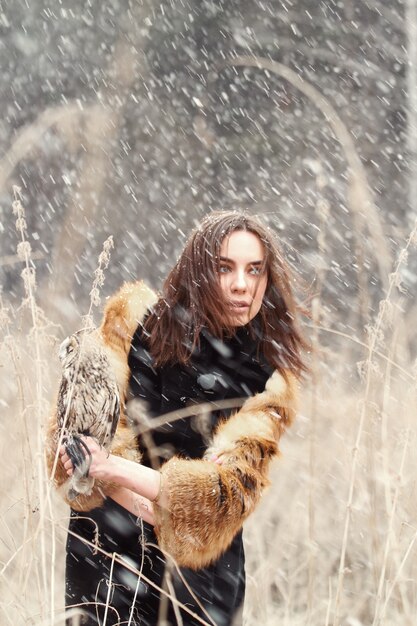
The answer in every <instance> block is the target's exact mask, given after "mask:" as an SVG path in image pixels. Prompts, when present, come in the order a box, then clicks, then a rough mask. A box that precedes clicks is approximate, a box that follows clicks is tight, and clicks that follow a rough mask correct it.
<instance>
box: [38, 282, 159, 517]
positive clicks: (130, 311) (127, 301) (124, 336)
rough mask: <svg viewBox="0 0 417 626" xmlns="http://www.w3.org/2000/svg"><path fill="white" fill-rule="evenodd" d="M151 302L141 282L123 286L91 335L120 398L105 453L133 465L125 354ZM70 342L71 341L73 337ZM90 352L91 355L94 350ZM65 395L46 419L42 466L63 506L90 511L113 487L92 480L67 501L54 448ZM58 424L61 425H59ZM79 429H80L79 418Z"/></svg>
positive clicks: (83, 384) (82, 400)
mask: <svg viewBox="0 0 417 626" xmlns="http://www.w3.org/2000/svg"><path fill="white" fill-rule="evenodd" d="M155 300H156V295H155V293H154V292H153V291H152V290H151V289H150V288H149V287H147V285H145V284H144V283H143V282H141V281H138V282H136V283H126V284H125V285H123V287H122V288H121V289H120V290H119V291H118V292H117V294H115V295H114V296H113V297H112V298H110V300H109V302H108V303H107V305H106V307H105V309H104V316H103V321H102V323H101V326H100V328H99V329H98V330H97V331H94V342H95V343H96V345H97V346H99V351H100V353H101V354H104V355H105V357H106V358H107V359H108V363H109V366H110V369H111V371H112V373H113V376H114V379H115V381H116V383H117V388H118V391H119V395H120V419H119V422H118V425H117V428H116V432H115V433H114V437H113V438H112V440H111V442H110V445H109V452H110V453H111V454H115V455H117V456H121V457H123V458H125V459H128V460H130V461H137V462H139V461H140V458H141V455H140V452H139V450H138V448H137V440H136V437H135V434H134V432H133V430H132V429H131V428H130V427H129V425H128V423H127V419H126V414H125V406H124V403H125V400H126V394H127V387H128V380H129V366H128V363H127V353H128V351H129V346H130V342H131V339H132V335H133V333H134V332H135V330H136V327H137V325H138V322H139V321H140V320H141V319H142V318H143V316H144V314H145V312H146V311H147V310H148V309H149V307H150V306H151V305H152V304H154V302H155ZM76 337H77V334H76ZM72 338H74V335H73V336H72ZM64 343H65V342H64ZM66 349H68V348H66ZM92 349H93V351H94V348H92ZM93 361H94V359H93ZM90 365H91V358H90ZM93 369H94V363H93ZM89 372H90V368H89V367H88V368H87V369H86V370H85V371H84V375H83V377H80V378H79V379H78V387H79V393H78V396H77V405H76V410H77V412H78V413H80V414H82V412H83V411H84V407H85V406H86V404H88V403H90V404H91V395H89V394H88V393H86V391H85V390H88V389H89V386H91V385H90V383H89V381H88V376H89ZM62 385H64V386H65V385H66V386H67V387H68V385H67V382H63V381H62V382H61V386H62ZM68 394H69V391H66V390H65V389H62V390H60V392H59V394H58V399H57V402H56V404H55V406H54V408H53V411H52V413H51V416H50V419H49V424H48V431H47V438H46V439H47V440H46V462H47V466H48V471H49V475H50V476H51V478H52V479H53V481H54V484H55V486H56V488H57V489H59V491H60V492H61V494H62V495H63V497H64V499H65V500H66V502H68V504H70V505H71V507H72V508H73V509H74V510H76V511H91V509H94V508H96V507H98V506H101V504H102V503H103V499H104V498H105V497H106V495H110V494H111V493H112V491H113V489H114V488H115V487H116V485H114V484H113V483H112V482H104V481H102V480H95V481H94V485H93V486H92V490H91V493H89V494H88V493H81V494H80V495H78V496H77V497H76V498H75V499H70V497H69V495H70V496H71V495H73V494H68V491H69V482H68V476H67V473H66V471H65V468H64V466H63V465H62V463H61V461H60V459H59V458H57V447H58V445H59V443H60V441H61V432H62V424H63V416H65V412H64V411H65V409H64V407H65V405H67V404H68V397H69V396H68ZM65 396H67V400H66V401H65V400H63V398H64V397H65ZM61 403H62V406H61ZM90 410H91V409H89V411H90ZM59 422H60V424H61V425H59ZM81 428H83V423H82V418H81Z"/></svg>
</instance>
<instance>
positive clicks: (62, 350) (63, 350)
mask: <svg viewBox="0 0 417 626" xmlns="http://www.w3.org/2000/svg"><path fill="white" fill-rule="evenodd" d="M69 345H70V338H69V337H67V338H66V339H64V341H63V342H62V343H61V345H60V346H59V350H58V357H59V360H60V361H61V362H62V361H63V360H64V359H65V357H66V356H67V354H68V346H69Z"/></svg>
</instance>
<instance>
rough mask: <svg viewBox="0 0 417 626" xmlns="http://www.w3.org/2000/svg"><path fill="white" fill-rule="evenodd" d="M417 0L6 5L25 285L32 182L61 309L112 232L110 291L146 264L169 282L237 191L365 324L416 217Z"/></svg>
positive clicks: (2, 36) (87, 284)
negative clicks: (193, 234)
mask: <svg viewBox="0 0 417 626" xmlns="http://www.w3.org/2000/svg"><path fill="white" fill-rule="evenodd" d="M412 4H413V3H412V2H411V0H410V2H409V5H410V6H411V5H412ZM414 4H415V3H414ZM410 6H408V5H407V3H406V2H403V1H399V0H366V1H364V0H344V1H343V2H341V1H333V0H326V1H319V0H299V1H297V2H294V1H293V0H282V1H278V0H256V1H251V2H250V1H247V0H217V1H215V2H214V1H211V0H199V1H194V2H193V1H191V0H162V1H159V0H158V2H152V1H150V0H143V1H139V0H137V1H133V0H123V1H122V0H120V1H118V0H111V1H108V0H89V1H87V0H70V1H65V0H55V2H50V1H49V2H46V1H45V0H3V1H2V2H0V106H1V111H2V115H1V120H0V146H1V158H0V245H1V253H0V263H1V266H0V270H1V280H2V284H3V288H4V292H5V293H6V294H7V295H8V297H9V298H10V299H11V300H12V302H13V301H18V300H19V298H21V295H22V291H23V290H22V286H21V279H20V276H19V274H20V271H21V262H19V261H18V260H17V258H16V257H15V254H16V243H17V240H18V238H17V235H16V232H15V228H14V218H13V217H12V211H11V204H12V200H13V185H18V186H19V187H20V188H21V190H22V194H23V204H24V207H25V210H26V216H27V221H28V233H29V240H30V242H31V245H32V249H33V253H34V256H33V259H34V260H33V263H34V264H35V266H36V272H37V281H38V286H39V290H40V293H41V294H42V300H43V302H44V303H45V304H46V305H47V307H48V308H49V309H50V313H51V314H52V315H54V311H55V312H57V313H59V314H60V315H62V314H64V316H67V317H68V318H70V317H71V316H72V317H73V316H74V315H78V314H83V313H85V312H86V309H87V308H88V301H89V296H88V292H89V291H90V288H91V283H92V274H93V271H94V269H95V267H96V264H97V257H98V254H99V253H100V250H101V247H102V243H103V241H104V240H105V239H106V237H107V236H108V235H110V234H112V235H113V236H114V242H115V248H114V250H113V253H112V260H111V264H110V266H109V268H108V270H107V273H106V276H107V279H106V281H107V282H106V285H105V289H104V291H105V293H107V294H108V293H110V292H111V291H112V290H113V289H115V288H116V287H117V286H118V285H119V284H120V283H121V282H122V281H123V280H131V279H133V278H136V277H142V278H145V279H147V280H149V281H150V282H151V283H152V284H153V286H154V287H156V288H159V287H160V284H161V280H162V279H163V277H164V275H165V273H166V271H167V269H168V268H169V267H170V266H171V265H172V264H173V262H174V261H175V257H176V254H177V253H178V251H179V250H180V248H181V246H182V245H183V243H184V239H185V235H186V234H187V233H188V231H189V230H190V228H191V227H192V226H193V225H194V224H195V223H196V221H197V220H198V219H199V218H200V217H201V216H202V215H204V214H205V213H207V212H208V211H210V210H213V209H218V208H235V207H236V208H246V209H247V210H249V211H250V212H252V213H254V214H257V215H260V216H262V217H263V218H264V219H265V220H266V221H267V222H268V223H269V225H270V226H271V228H273V229H275V230H277V231H278V233H279V234H280V236H281V239H282V242H283V246H284V248H285V250H286V252H287V255H288V257H289V259H290V261H291V262H292V264H293V265H294V266H295V268H296V269H297V270H298V271H299V272H300V273H301V275H302V277H303V278H304V280H305V282H306V285H307V286H308V287H309V289H310V293H312V294H314V293H315V292H320V293H321V294H322V296H323V300H322V303H323V311H325V312H327V314H328V315H329V316H330V317H331V319H332V321H333V322H334V323H335V324H336V325H339V328H344V329H346V328H350V327H355V326H357V325H358V323H359V324H361V325H362V324H363V323H365V322H366V319H367V317H368V316H371V315H372V314H373V311H374V310H375V307H376V306H377V302H378V300H379V299H380V298H381V297H383V294H384V288H385V287H386V286H387V281H388V276H389V272H391V271H392V264H393V262H394V261H395V258H396V256H397V255H398V251H399V250H400V249H401V247H402V246H403V244H404V241H405V239H406V237H407V236H408V233H409V231H410V229H411V227H412V223H413V220H414V216H415V204H416V187H415V185H416V184H417V182H416V181H417V175H416V166H415V162H416V158H415V157H416V154H417V148H416V146H417V139H416V132H417V131H416V128H417V124H416V118H417V110H416V106H415V105H416V100H417V88H416V61H417V57H416V55H417V53H416V45H417V43H416V42H417V34H416V22H415V21H413V20H412V19H410V14H409V13H408V12H409V11H410V10H412V8H411V9H410ZM415 10H416V9H415V8H414V11H415ZM300 79H302V80H300ZM413 264H414V265H415V263H414V261H413V259H410V262H409V265H408V266H407V267H408V269H407V272H406V273H405V274H404V276H403V277H402V278H403V283H404V285H405V287H406V288H407V289H408V291H409V292H410V293H412V291H413V288H414V287H415V284H416V277H415V267H414V265H413ZM41 304H42V302H41ZM407 306H409V307H410V311H411V312H412V304H411V299H410V298H408V299H407ZM410 314H411V313H410Z"/></svg>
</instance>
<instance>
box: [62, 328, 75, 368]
mask: <svg viewBox="0 0 417 626" xmlns="http://www.w3.org/2000/svg"><path fill="white" fill-rule="evenodd" d="M79 349H80V340H79V338H78V337H77V334H74V335H70V336H69V337H67V338H66V339H64V341H63V342H62V343H61V345H60V346H59V351H58V356H59V360H60V361H61V365H62V367H63V368H65V367H68V366H69V365H72V363H74V361H75V359H76V358H77V356H78V353H79Z"/></svg>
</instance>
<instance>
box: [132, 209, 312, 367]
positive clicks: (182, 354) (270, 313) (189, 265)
mask: <svg viewBox="0 0 417 626" xmlns="http://www.w3.org/2000/svg"><path fill="white" fill-rule="evenodd" d="M239 230H244V231H248V232H251V233H253V234H255V235H256V236H257V237H259V239H260V241H261V243H262V244H263V246H264V249H265V268H266V272H267V277H268V280H267V287H266V291H265V295H264V298H263V303H262V306H261V309H260V311H259V313H258V315H257V319H259V325H258V329H259V330H258V332H257V333H256V335H258V336H259V342H260V346H259V347H260V351H261V352H262V353H263V354H264V356H265V358H266V359H267V361H268V362H269V363H270V364H271V366H272V367H274V368H275V369H278V370H280V371H282V370H285V369H289V370H291V371H292V372H293V373H294V374H296V375H300V374H301V372H303V371H305V370H306V366H305V364H304V361H303V358H302V352H303V350H304V349H305V348H306V347H307V343H306V342H305V340H304V338H303V336H302V334H301V332H300V330H299V328H298V319H297V318H298V313H299V306H298V305H297V303H296V301H295V298H294V295H293V291H292V288H291V282H292V276H291V272H290V270H289V267H288V265H287V263H286V262H285V260H284V257H283V255H282V252H281V250H280V248H279V246H278V244H277V242H276V239H275V236H274V235H273V233H272V232H271V231H270V230H269V229H268V228H266V227H265V226H263V225H262V224H261V223H260V222H259V221H258V220H257V219H255V218H254V217H252V216H250V215H248V214H246V213H243V212H240V211H215V212H212V213H210V214H209V215H208V216H207V217H206V218H205V219H203V221H202V222H201V223H200V225H199V226H198V227H197V228H196V229H195V230H194V231H193V232H192V233H191V235H190V237H189V239H188V241H187V243H186V244H185V247H184V249H183V251H182V253H181V255H180V257H179V259H178V261H177V263H176V265H175V266H174V267H173V269H172V270H171V272H170V273H169V275H168V277H167V279H166V281H165V283H164V286H163V291H162V296H161V297H160V298H159V300H158V302H157V303H156V305H155V306H154V307H153V309H152V312H151V313H150V315H149V316H148V317H147V319H146V320H145V323H144V333H145V336H146V337H147V338H148V346H149V350H150V353H151V355H152V357H153V359H154V362H155V365H156V366H161V365H164V364H167V363H175V362H178V363H186V362H187V361H188V359H189V358H190V356H191V354H192V351H193V349H194V348H195V346H197V345H198V343H199V338H200V333H201V330H202V329H203V328H205V329H207V330H208V331H209V332H210V333H211V334H212V335H214V336H215V337H218V338H220V339H221V338H223V337H225V336H230V335H231V334H233V332H235V330H236V328H234V327H232V326H231V325H230V321H228V320H230V309H229V308H228V305H227V302H226V301H225V298H224V296H223V294H222V290H221V287H220V280H219V262H220V247H221V244H222V242H223V239H224V238H225V237H227V236H228V235H230V234H231V233H232V232H235V231H239ZM249 327H250V329H251V331H252V332H253V328H252V325H251V322H249Z"/></svg>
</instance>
